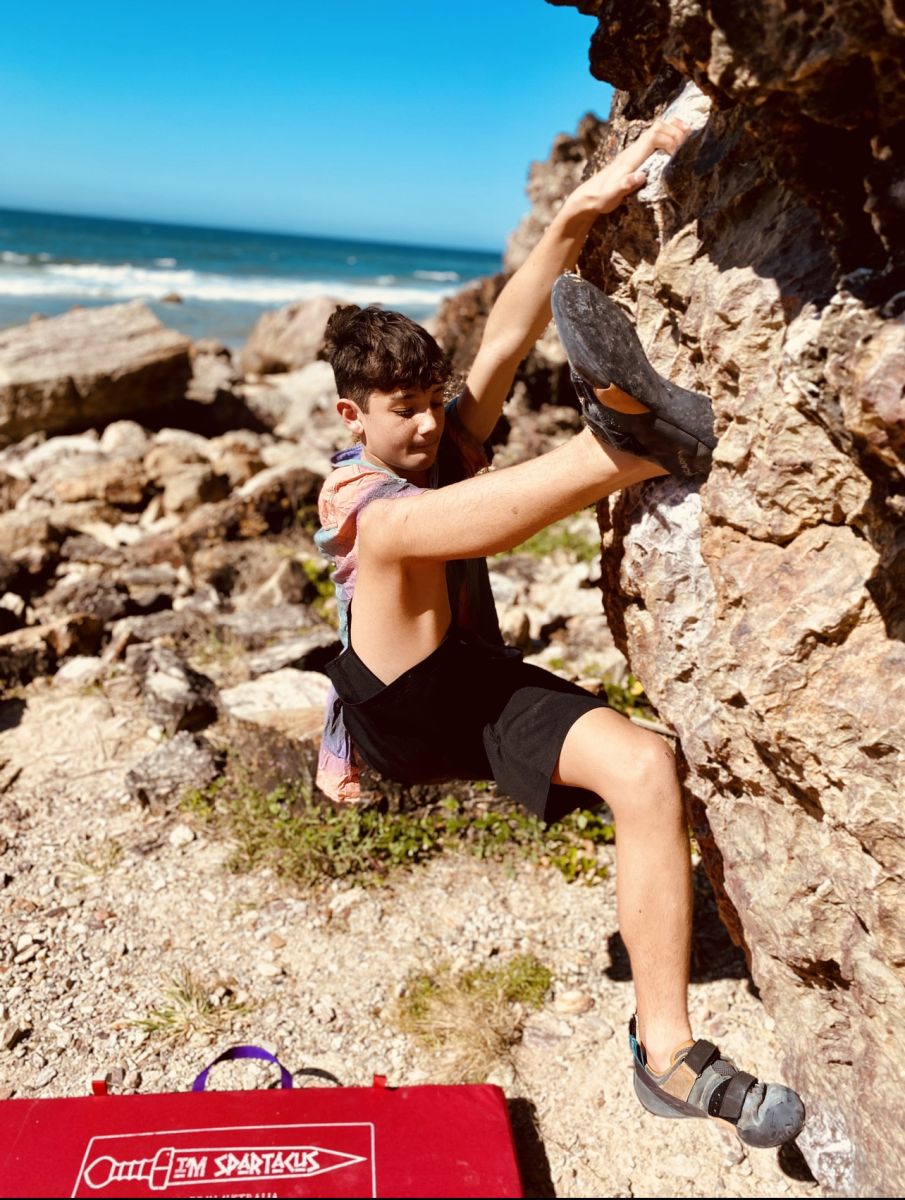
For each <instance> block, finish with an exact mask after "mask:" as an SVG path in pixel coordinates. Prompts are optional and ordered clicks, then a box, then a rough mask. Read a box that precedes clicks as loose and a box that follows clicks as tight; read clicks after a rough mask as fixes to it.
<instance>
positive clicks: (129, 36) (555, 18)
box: [0, 0, 611, 249]
mask: <svg viewBox="0 0 905 1200" xmlns="http://www.w3.org/2000/svg"><path fill="white" fill-rule="evenodd" d="M3 9H4V11H3V41H4V54H3V61H2V63H0V113H2V118H0V121H2V127H3V133H2V145H3V154H2V159H3V161H2V166H0V206H3V205H5V206H7V207H16V208H36V209H43V210H47V211H56V212H71V213H84V214H96V215H103V216H123V217H141V218H146V219H156V220H160V221H175V222H186V223H190V224H210V225H218V226H227V227H236V228H244V229H262V230H281V231H286V232H293V233H314V234H325V235H337V236H352V237H359V238H374V239H378V240H387V241H403V242H416V243H418V242H420V243H428V244H430V243H433V244H435V245H436V244H440V245H451V246H475V247H486V248H490V249H497V248H499V247H501V246H502V245H503V243H504V241H505V238H506V235H507V234H508V233H509V232H510V230H511V229H512V228H513V227H514V226H515V224H516V223H517V222H518V219H519V217H520V216H521V215H522V213H523V212H524V211H525V209H526V207H527V205H526V200H525V196H524V184H525V179H526V174H527V168H528V165H529V163H530V161H531V160H532V159H534V158H545V157H546V155H547V153H548V150H549V148H550V145H551V143H552V141H553V138H554V136H555V135H556V134H557V133H558V132H561V131H568V132H571V131H572V130H574V128H575V126H576V124H577V122H578V120H579V118H580V117H581V116H582V115H583V113H585V112H586V111H588V110H589V109H592V110H594V111H596V112H597V113H598V115H600V116H606V115H607V112H608V111H609V105H610V96H611V91H610V89H609V87H607V86H606V85H605V84H602V83H598V82H597V81H596V80H594V79H592V78H591V76H590V74H589V72H588V66H587V47H588V42H589V40H590V37H591V34H592V32H593V30H594V28H595V22H594V20H593V19H591V18H588V17H583V16H581V15H580V14H579V13H578V12H577V11H576V10H575V9H572V8H556V7H552V6H551V5H548V4H546V3H545V0H456V3H454V4H446V3H441V2H440V0H383V2H381V3H378V2H375V0H339V2H334V0H254V2H252V0H241V2H240V0H181V2H179V3H176V2H173V0H153V2H150V0H115V2H112V0H80V2H76V0H43V2H42V3H31V4H23V3H15V4H13V3H7V4H4V6H3Z"/></svg>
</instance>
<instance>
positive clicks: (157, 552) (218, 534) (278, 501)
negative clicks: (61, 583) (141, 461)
mask: <svg viewBox="0 0 905 1200" xmlns="http://www.w3.org/2000/svg"><path fill="white" fill-rule="evenodd" d="M298 457H299V456H297V455H296V456H294V459H293V460H291V461H289V462H287V463H286V464H284V465H283V466H278V467H268V468H267V470H265V471H260V472H259V473H258V474H256V475H254V476H252V478H251V479H249V480H248V481H247V482H246V483H244V484H243V485H242V487H240V488H239V489H238V490H237V491H235V492H233V493H232V495H230V496H229V497H228V498H227V499H225V500H221V501H219V502H218V503H211V504H203V505H201V507H200V508H197V509H195V511H194V512H192V513H190V514H189V516H188V517H186V518H185V519H184V520H183V521H181V522H180V523H179V524H178V525H177V526H176V527H175V528H174V529H172V530H170V531H168V532H165V533H160V534H155V535H153V536H150V537H147V538H145V539H144V541H143V542H142V543H141V545H138V546H136V547H135V549H134V559H135V561H141V562H146V563H164V562H166V563H171V564H173V565H174V566H180V565H185V564H189V563H190V562H191V561H192V558H193V556H194V555H195V553H196V552H197V551H198V550H200V549H201V548H202V547H204V546H210V545H213V544H215V543H218V542H222V541H228V540H241V539H246V538H256V537H261V536H263V535H265V534H267V533H277V532H279V531H281V530H283V529H286V528H288V527H292V526H294V525H295V523H296V520H297V516H298V513H299V510H300V509H306V508H307V507H309V506H310V505H312V504H314V503H315V501H316V498H317V492H318V490H319V488H320V484H321V477H320V476H318V475H316V474H314V472H312V471H311V470H309V469H308V467H307V466H303V465H300V463H299V462H298V461H297V459H298ZM301 457H302V458H303V459H305V456H304V455H302V456H301ZM305 461H307V460H306V459H305ZM2 520H3V518H2V517H0V528H2ZM0 551H2V546H0Z"/></svg>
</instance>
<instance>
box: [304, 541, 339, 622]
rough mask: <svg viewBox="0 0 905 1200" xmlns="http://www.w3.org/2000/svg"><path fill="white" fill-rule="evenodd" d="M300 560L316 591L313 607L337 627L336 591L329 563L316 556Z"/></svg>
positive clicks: (323, 618) (324, 618)
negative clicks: (315, 557)
mask: <svg viewBox="0 0 905 1200" xmlns="http://www.w3.org/2000/svg"><path fill="white" fill-rule="evenodd" d="M298 561H299V565H300V566H301V568H302V570H303V571H304V572H305V575H306V576H307V578H308V582H309V583H310V584H311V587H312V589H313V591H314V599H313V600H312V602H311V607H312V608H313V609H314V611H315V612H316V613H317V615H318V616H319V617H320V618H321V619H322V620H324V621H326V622H327V623H328V624H329V625H332V626H334V628H335V627H336V625H337V619H336V593H335V590H334V586H333V582H332V580H331V579H330V567H329V565H328V564H327V562H326V561H324V560H320V561H319V560H317V559H314V558H300V559H299V560H298Z"/></svg>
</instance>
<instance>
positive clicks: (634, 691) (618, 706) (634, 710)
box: [603, 675, 657, 721]
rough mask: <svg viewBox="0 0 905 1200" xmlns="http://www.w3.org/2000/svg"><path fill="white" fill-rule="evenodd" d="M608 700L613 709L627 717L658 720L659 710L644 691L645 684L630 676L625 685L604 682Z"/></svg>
mask: <svg viewBox="0 0 905 1200" xmlns="http://www.w3.org/2000/svg"><path fill="white" fill-rule="evenodd" d="M603 686H604V688H605V690H606V698H607V700H608V702H609V704H610V707H611V708H614V709H615V710H616V712H620V713H623V714H624V715H625V716H627V717H644V718H646V719H647V720H650V721H655V720H656V719H657V710H656V709H655V708H654V706H653V705H652V704H651V702H650V700H649V699H648V697H647V694H646V692H645V691H644V684H643V683H641V681H640V680H638V679H636V678H635V676H634V675H629V676H628V678H627V679H626V681H625V683H624V684H623V683H607V682H604V685H603Z"/></svg>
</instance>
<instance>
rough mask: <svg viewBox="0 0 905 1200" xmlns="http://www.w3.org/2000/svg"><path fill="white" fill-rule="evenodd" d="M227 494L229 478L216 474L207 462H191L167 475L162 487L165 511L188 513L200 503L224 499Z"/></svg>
mask: <svg viewBox="0 0 905 1200" xmlns="http://www.w3.org/2000/svg"><path fill="white" fill-rule="evenodd" d="M228 495H229V480H228V479H227V478H226V476H225V475H217V474H216V473H215V472H214V471H213V469H212V468H211V467H210V466H209V465H208V464H207V463H192V464H191V465H188V466H184V467H182V468H181V469H180V470H179V471H176V472H174V473H173V474H172V475H168V476H167V479H166V482H165V484H164V487H163V498H162V506H163V511H164V512H165V513H188V512H192V511H193V510H194V509H196V508H199V507H200V506H201V505H202V504H210V503H212V502H216V501H217V500H224V499H225V498H226V497H227V496H228Z"/></svg>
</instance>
